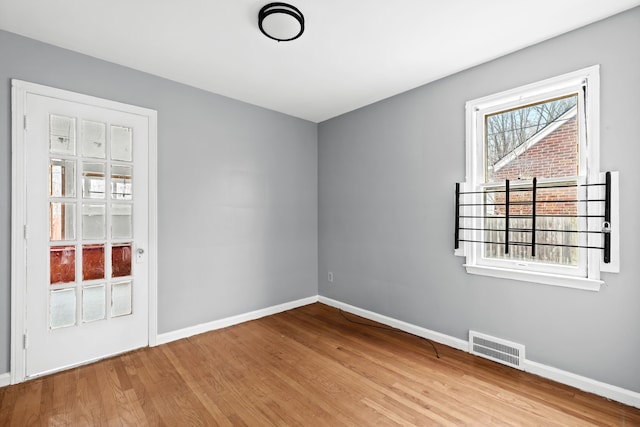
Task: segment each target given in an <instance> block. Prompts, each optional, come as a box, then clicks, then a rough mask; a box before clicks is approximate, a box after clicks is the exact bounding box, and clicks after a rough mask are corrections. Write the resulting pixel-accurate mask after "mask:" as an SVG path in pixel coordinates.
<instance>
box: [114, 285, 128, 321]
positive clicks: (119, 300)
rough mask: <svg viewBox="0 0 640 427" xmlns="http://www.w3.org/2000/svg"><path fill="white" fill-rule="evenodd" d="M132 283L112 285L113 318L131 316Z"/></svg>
mask: <svg viewBox="0 0 640 427" xmlns="http://www.w3.org/2000/svg"><path fill="white" fill-rule="evenodd" d="M131 311H132V310H131V281H128V282H120V283H114V284H112V285H111V317H117V316H126V315H127V314H131Z"/></svg>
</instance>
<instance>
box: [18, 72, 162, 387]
mask: <svg viewBox="0 0 640 427" xmlns="http://www.w3.org/2000/svg"><path fill="white" fill-rule="evenodd" d="M11 85H12V87H11V141H12V142H11V143H12V154H11V177H12V178H11V384H16V383H20V382H23V381H24V380H25V357H26V354H25V349H24V347H25V342H24V340H25V338H24V337H25V320H26V317H25V316H26V311H25V297H26V283H27V282H26V244H25V233H26V230H25V224H26V171H27V170H26V160H27V159H26V150H25V142H26V135H25V130H26V128H27V126H28V122H27V119H26V113H27V111H26V99H27V94H29V93H31V94H35V95H41V96H48V97H51V98H56V99H62V100H66V101H71V102H76V103H80V104H87V105H92V106H96V107H101V108H107V109H112V110H117V111H123V112H127V113H131V114H137V115H140V116H144V117H146V118H147V119H148V123H149V159H148V161H149V247H148V253H147V256H148V258H147V260H148V262H147V268H148V269H149V331H148V338H149V346H150V347H153V346H155V345H156V344H157V335H158V330H157V323H158V319H157V301H158V299H157V291H158V212H157V205H158V172H157V163H158V161H157V159H158V133H157V114H158V113H157V112H156V111H155V110H150V109H148V108H142V107H137V106H133V105H128V104H123V103H120V102H116V101H110V100H107V99H102V98H96V97H93V96H89V95H83V94H79V93H76V92H70V91H67V90H62V89H56V88H52V87H48V86H43V85H39V84H36V83H29V82H25V81H21V80H16V79H12V80H11Z"/></svg>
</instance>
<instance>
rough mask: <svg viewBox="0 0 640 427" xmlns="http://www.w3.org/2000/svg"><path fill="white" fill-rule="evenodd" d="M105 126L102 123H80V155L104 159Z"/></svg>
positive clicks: (105, 145)
mask: <svg viewBox="0 0 640 427" xmlns="http://www.w3.org/2000/svg"><path fill="white" fill-rule="evenodd" d="M106 132H107V126H106V125H105V124H104V123H99V122H90V121H87V120H83V121H82V155H83V156H85V157H95V158H98V159H104V157H105V152H106V147H107V144H106V142H107V135H106Z"/></svg>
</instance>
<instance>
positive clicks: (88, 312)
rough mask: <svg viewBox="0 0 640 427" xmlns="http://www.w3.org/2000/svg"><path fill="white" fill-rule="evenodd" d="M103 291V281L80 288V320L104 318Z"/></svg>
mask: <svg viewBox="0 0 640 427" xmlns="http://www.w3.org/2000/svg"><path fill="white" fill-rule="evenodd" d="M105 291H106V287H105V285H104V283H102V284H100V285H90V286H85V287H84V288H82V320H83V321H84V322H93V321H94V320H101V319H104V318H105V314H106V295H105Z"/></svg>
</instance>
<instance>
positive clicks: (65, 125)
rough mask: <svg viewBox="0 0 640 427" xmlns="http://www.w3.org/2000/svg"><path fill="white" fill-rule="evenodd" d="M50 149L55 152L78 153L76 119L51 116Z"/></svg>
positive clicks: (71, 154) (70, 154)
mask: <svg viewBox="0 0 640 427" xmlns="http://www.w3.org/2000/svg"><path fill="white" fill-rule="evenodd" d="M49 151H50V152H51V153H54V154H66V155H69V156H73V155H75V154H76V119H75V118H73V117H65V116H56V115H54V114H52V115H51V116H49Z"/></svg>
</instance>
